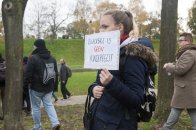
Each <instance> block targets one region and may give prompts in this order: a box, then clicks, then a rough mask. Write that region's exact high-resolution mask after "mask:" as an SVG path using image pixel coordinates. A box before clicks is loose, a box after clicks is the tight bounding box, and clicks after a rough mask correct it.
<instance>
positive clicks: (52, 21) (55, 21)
mask: <svg viewBox="0 0 196 130" xmlns="http://www.w3.org/2000/svg"><path fill="white" fill-rule="evenodd" d="M57 4H58V2H57V1H56V2H54V3H52V4H51V6H50V7H49V9H48V13H47V23H48V24H49V26H48V29H47V30H48V31H49V32H51V36H50V37H51V38H52V39H56V38H57V32H64V30H63V28H64V27H63V26H62V25H63V23H64V22H66V21H67V20H68V19H69V18H70V16H71V13H66V14H65V13H63V15H61V14H60V11H61V10H60V8H58V6H57Z"/></svg>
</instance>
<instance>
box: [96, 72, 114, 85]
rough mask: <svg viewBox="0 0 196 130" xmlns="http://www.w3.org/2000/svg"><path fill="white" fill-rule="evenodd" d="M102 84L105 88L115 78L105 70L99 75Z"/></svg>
mask: <svg viewBox="0 0 196 130" xmlns="http://www.w3.org/2000/svg"><path fill="white" fill-rule="evenodd" d="M99 77H100V82H101V84H102V85H103V86H106V85H107V84H108V83H109V82H110V81H111V80H112V78H113V75H112V74H111V73H110V72H109V71H108V70H107V69H106V68H103V69H102V70H101V73H100V74H99Z"/></svg>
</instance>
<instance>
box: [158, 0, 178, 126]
mask: <svg viewBox="0 0 196 130" xmlns="http://www.w3.org/2000/svg"><path fill="white" fill-rule="evenodd" d="M177 8H178V0H163V1H162V11H161V43H160V53H159V57H160V61H159V74H158V75H159V76H158V79H159V80H158V104H157V108H156V112H155V118H157V119H158V120H159V122H161V123H162V122H165V121H166V119H167V117H168V115H169V112H170V102H171V98H172V94H173V86H174V83H173V76H172V75H171V76H168V75H167V73H166V72H165V70H163V65H164V64H165V63H167V62H174V61H175V52H176V35H177V34H176V33H177Z"/></svg>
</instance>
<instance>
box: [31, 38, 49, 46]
mask: <svg viewBox="0 0 196 130" xmlns="http://www.w3.org/2000/svg"><path fill="white" fill-rule="evenodd" d="M34 46H35V47H37V48H46V44H45V41H44V40H43V39H37V40H35V42H34Z"/></svg>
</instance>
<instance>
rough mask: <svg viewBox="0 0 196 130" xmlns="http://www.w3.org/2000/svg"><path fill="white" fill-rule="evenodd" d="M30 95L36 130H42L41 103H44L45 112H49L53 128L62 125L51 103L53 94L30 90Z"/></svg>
mask: <svg viewBox="0 0 196 130" xmlns="http://www.w3.org/2000/svg"><path fill="white" fill-rule="evenodd" d="M29 95H30V99H31V105H32V116H33V121H34V127H33V128H34V130H41V111H40V105H41V101H42V102H43V105H44V108H45V111H46V112H47V114H48V117H49V119H50V121H51V123H52V127H54V126H56V125H58V124H60V123H59V120H58V117H57V114H56V110H55V108H54V105H53V104H52V101H51V97H52V92H50V93H42V92H37V91H34V90H32V89H30V90H29Z"/></svg>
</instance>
